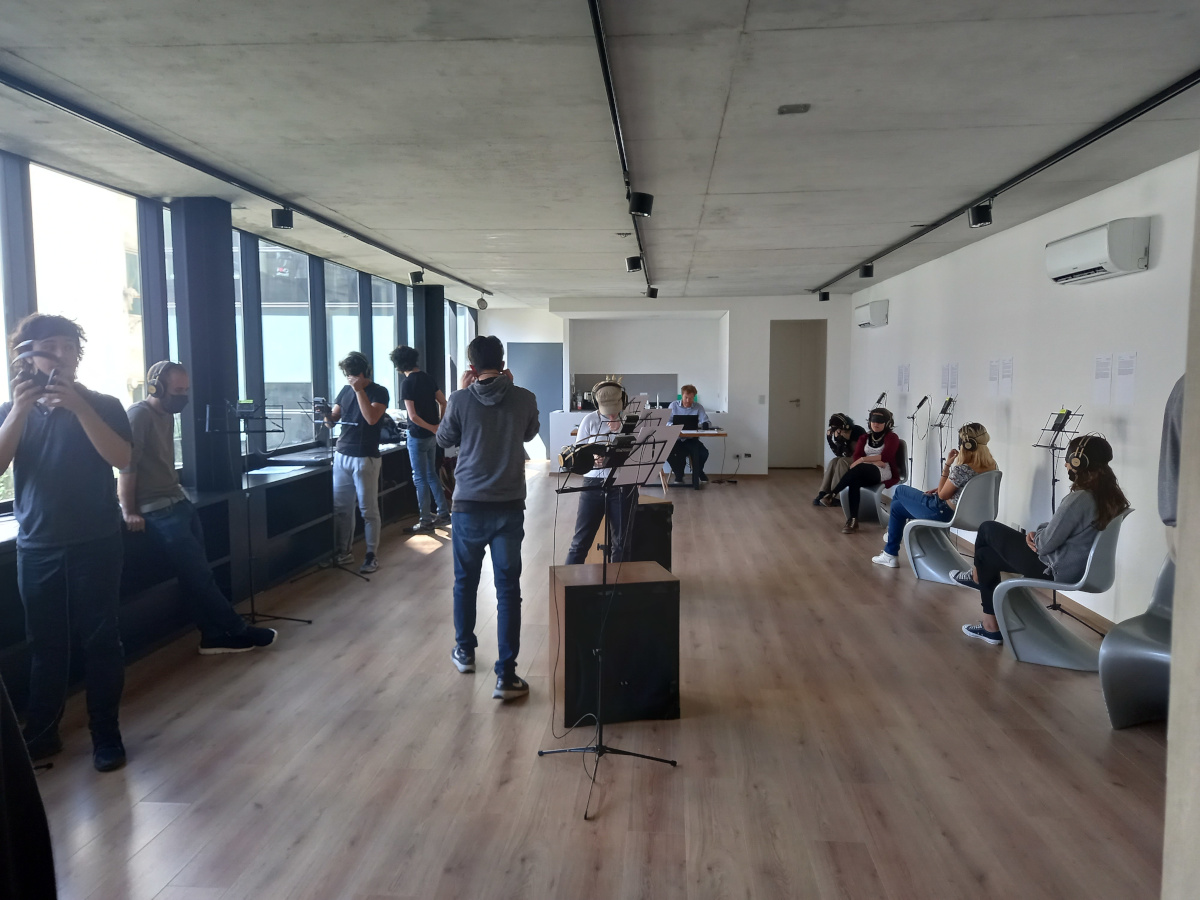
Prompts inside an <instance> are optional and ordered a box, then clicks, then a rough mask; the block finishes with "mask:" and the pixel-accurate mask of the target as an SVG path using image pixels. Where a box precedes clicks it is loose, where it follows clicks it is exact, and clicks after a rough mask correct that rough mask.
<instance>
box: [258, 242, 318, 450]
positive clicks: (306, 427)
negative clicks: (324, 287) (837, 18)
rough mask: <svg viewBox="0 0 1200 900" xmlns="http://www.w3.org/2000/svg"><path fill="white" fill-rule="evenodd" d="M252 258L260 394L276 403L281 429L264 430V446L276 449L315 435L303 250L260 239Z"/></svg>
mask: <svg viewBox="0 0 1200 900" xmlns="http://www.w3.org/2000/svg"><path fill="white" fill-rule="evenodd" d="M258 261H259V271H260V274H261V281H262V329H263V378H264V380H265V381H266V387H267V392H266V398H265V399H266V402H267V404H269V405H273V406H282V407H283V413H284V434H281V435H276V434H269V435H267V449H268V450H276V449H278V448H280V447H285V446H288V445H290V444H302V443H306V442H308V441H311V440H313V439H314V437H315V430H314V426H313V418H312V387H313V386H312V376H313V371H312V332H311V326H310V323H309V292H308V291H309V285H308V256H307V255H306V254H304V253H301V252H299V251H298V250H289V249H288V248H287V247H280V246H278V245H276V244H272V243H269V242H268V241H260V242H259V245H258Z"/></svg>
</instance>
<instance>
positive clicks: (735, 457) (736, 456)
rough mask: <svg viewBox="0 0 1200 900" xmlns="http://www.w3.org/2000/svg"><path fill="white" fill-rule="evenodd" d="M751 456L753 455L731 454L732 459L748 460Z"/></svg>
mask: <svg viewBox="0 0 1200 900" xmlns="http://www.w3.org/2000/svg"><path fill="white" fill-rule="evenodd" d="M753 455H754V454H753V453H735V454H733V458H734V459H749V458H750V457H751V456H753Z"/></svg>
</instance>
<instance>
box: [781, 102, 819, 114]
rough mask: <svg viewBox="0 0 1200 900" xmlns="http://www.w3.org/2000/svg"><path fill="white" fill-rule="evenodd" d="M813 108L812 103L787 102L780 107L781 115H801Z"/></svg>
mask: <svg viewBox="0 0 1200 900" xmlns="http://www.w3.org/2000/svg"><path fill="white" fill-rule="evenodd" d="M810 109H812V104H811V103H785V104H783V106H781V107H779V115H781V116H799V115H803V114H804V113H806V112H808V111H809V110H810Z"/></svg>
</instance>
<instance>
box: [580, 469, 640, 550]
mask: <svg viewBox="0 0 1200 900" xmlns="http://www.w3.org/2000/svg"><path fill="white" fill-rule="evenodd" d="M589 482H594V483H595V484H593V485H591V486H592V487H593V488H594V489H593V490H590V491H581V492H580V494H579V511H578V512H576V513H575V537H574V538H573V539H572V540H571V549H570V550H568V551H567V565H568V566H574V565H578V564H579V563H582V562H584V561H585V560H586V559H587V555H588V551H589V550H591V549H592V541H594V540H595V539H596V532H597V531H599V530H600V520H601V519H603V518H604V514H605V512H606V510H605V509H604V491H602V490H600V489H599V488H598V487H597V486H596V485H598V484H603V483H604V480H603V479H601V478H585V479H584V480H583V483H584V485H585V486H587V485H588V484H589ZM637 502H638V489H637V485H624V486H621V487H615V486H614V487H613V488H612V490H610V491H609V493H608V510H607V513H608V527H609V530H610V532H611V535H612V555H611V556H610V557H609V558H610V559H611V560H612V561H613V562H622V561H624V560H625V559H627V558H628V557H629V540H630V534H629V531H630V527H629V526H630V525H631V524H633V515H634V507H635V506H637Z"/></svg>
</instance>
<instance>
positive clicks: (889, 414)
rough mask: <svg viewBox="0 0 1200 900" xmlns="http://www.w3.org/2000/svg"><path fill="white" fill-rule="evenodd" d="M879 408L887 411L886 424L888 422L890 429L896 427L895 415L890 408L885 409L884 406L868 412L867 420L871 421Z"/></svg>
mask: <svg viewBox="0 0 1200 900" xmlns="http://www.w3.org/2000/svg"><path fill="white" fill-rule="evenodd" d="M879 410H883V412H885V413H887V422H885V423H884V424H886V425H887V427H888V428H889V429H891V428H894V427H895V425H896V418H895V416H893V415H892V411H891V410H890V409H884V407H882V406H880V407H877V408H876V409H873V410H871V411H870V412H869V413H867V422H868V423H869V422H870V421H871V417H872V416H874V415H875V414H876V413H877V412H878V411H879ZM881 415H882V413H881Z"/></svg>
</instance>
